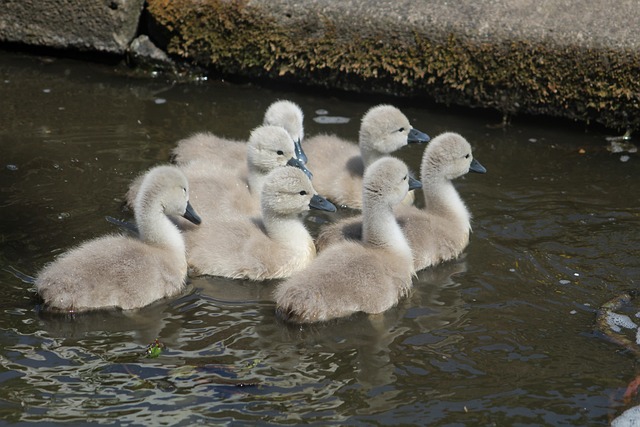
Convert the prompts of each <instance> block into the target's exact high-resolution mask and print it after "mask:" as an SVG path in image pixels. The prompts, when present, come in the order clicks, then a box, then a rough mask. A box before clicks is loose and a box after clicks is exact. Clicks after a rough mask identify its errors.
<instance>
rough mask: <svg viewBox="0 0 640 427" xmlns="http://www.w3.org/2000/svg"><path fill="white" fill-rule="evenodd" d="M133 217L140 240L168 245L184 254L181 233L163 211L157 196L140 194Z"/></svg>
mask: <svg viewBox="0 0 640 427" xmlns="http://www.w3.org/2000/svg"><path fill="white" fill-rule="evenodd" d="M135 219H136V225H137V227H138V232H139V234H140V240H142V241H143V242H145V243H148V244H152V245H158V246H169V247H172V248H175V249H176V250H177V251H179V252H180V253H182V254H184V251H185V246H184V240H183V238H182V235H181V234H180V231H179V230H178V228H177V227H176V226H175V225H174V224H173V223H172V222H171V220H170V219H169V218H168V217H167V215H166V214H165V213H164V207H163V206H162V202H161V201H160V200H159V199H158V198H153V197H149V196H146V197H145V195H142V199H141V200H138V203H137V207H136V210H135Z"/></svg>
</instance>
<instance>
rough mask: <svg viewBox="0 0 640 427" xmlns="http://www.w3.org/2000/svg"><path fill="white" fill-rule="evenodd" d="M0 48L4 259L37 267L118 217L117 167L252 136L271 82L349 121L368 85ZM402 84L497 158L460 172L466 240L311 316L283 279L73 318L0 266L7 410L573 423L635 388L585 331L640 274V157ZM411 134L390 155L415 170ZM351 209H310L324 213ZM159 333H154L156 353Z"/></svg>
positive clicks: (340, 121)
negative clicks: (135, 66)
mask: <svg viewBox="0 0 640 427" xmlns="http://www.w3.org/2000/svg"><path fill="white" fill-rule="evenodd" d="M0 55H2V56H3V61H2V64H0V87H1V88H2V89H1V90H2V94H3V95H2V96H0V110H1V111H2V112H3V114H2V115H0V150H1V153H2V154H1V157H0V180H1V182H2V185H1V187H0V194H1V198H0V218H1V220H0V235H1V236H2V237H1V238H2V250H1V251H0V266H1V267H3V268H4V267H13V268H15V269H17V270H19V271H21V272H24V273H26V274H28V275H35V274H36V273H37V272H38V270H39V269H40V268H42V266H43V265H45V264H46V263H47V262H50V261H51V260H53V259H54V258H55V256H57V255H59V254H60V253H62V252H64V251H65V250H67V249H68V248H70V247H72V246H74V245H77V244H79V243H80V242H82V241H84V240H86V239H89V238H92V237H95V236H97V235H101V234H105V233H114V232H117V229H116V228H115V227H114V226H113V225H112V224H109V223H108V222H107V221H105V220H104V217H105V216H112V217H114V218H122V219H125V220H127V219H130V214H129V213H128V212H126V211H123V210H122V208H121V202H122V200H123V196H124V193H125V191H126V189H127V186H128V183H129V181H130V180H131V179H132V178H134V177H135V176H136V175H137V174H139V173H140V172H142V171H144V170H145V169H147V168H148V167H150V166H152V165H155V164H158V163H161V162H165V161H166V160H167V159H168V157H169V152H170V150H171V148H172V147H173V146H174V145H175V142H176V141H177V140H179V139H181V138H183V137H186V136H188V135H190V134H192V133H194V132H197V131H204V130H209V131H212V132H214V133H216V134H220V135H225V136H228V137H232V138H243V139H244V138H246V137H247V136H248V134H249V132H250V130H251V129H252V128H253V127H255V126H256V125H258V124H259V123H260V122H261V121H262V114H263V112H264V110H265V109H266V107H267V106H268V105H269V104H270V103H271V102H273V101H274V100H276V99H291V100H292V101H294V102H297V103H298V104H300V105H301V106H302V108H303V110H304V111H305V114H306V116H305V133H306V135H314V134H317V133H320V132H326V133H337V134H338V135H340V136H342V137H345V138H348V139H351V140H355V139H356V138H357V133H358V126H359V122H360V117H361V116H362V114H363V113H364V112H365V111H366V110H367V109H368V108H369V107H371V106H372V105H374V104H375V103H377V102H376V101H375V99H371V98H366V99H365V98H360V99H358V98H349V97H344V96H332V95H328V94H314V93H308V92H288V91H286V90H284V89H282V88H279V89H277V90H275V89H267V88H258V87H255V86H252V85H231V84H226V83H223V82H204V83H203V82H201V83H193V84H171V83H170V82H169V83H168V82H166V81H164V80H160V79H158V80H137V79H132V78H128V77H124V76H121V75H119V74H118V73H113V72H112V69H111V68H110V67H109V66H107V65H104V64H102V65H92V64H85V63H79V62H73V61H69V60H42V59H40V58H33V57H22V56H20V55H15V54H8V53H0ZM385 102H389V100H388V99H385ZM396 104H397V105H398V106H399V107H401V108H402V110H403V111H404V112H405V113H406V114H407V116H408V117H409V119H410V120H411V122H412V124H413V125H414V126H415V127H417V128H418V129H421V130H423V131H426V132H427V133H429V134H430V135H432V136H435V135H437V134H439V133H441V132H443V131H445V130H455V131H457V132H460V133H461V134H463V135H464V136H466V137H467V139H468V140H469V141H470V142H471V143H472V145H473V147H474V155H475V157H476V158H478V159H479V160H480V161H481V163H482V164H483V165H484V166H485V167H486V168H487V170H488V173H487V174H485V175H482V176H479V175H472V176H471V175H470V176H467V177H464V178H461V179H459V180H457V181H456V186H457V188H458V190H459V192H460V194H461V195H462V197H463V199H464V200H465V201H466V203H467V205H468V206H469V208H470V210H471V211H472V213H473V216H474V219H473V233H472V235H471V243H470V245H469V247H468V248H467V250H466V252H465V254H464V256H463V257H461V258H460V259H459V260H456V261H453V262H449V263H446V264H443V265H441V266H438V267H436V268H432V269H428V270H425V271H422V272H419V273H418V276H417V277H416V279H415V280H414V290H413V292H412V294H411V295H410V297H408V298H406V299H405V300H403V301H401V302H400V304H399V305H398V306H397V307H395V308H393V309H391V310H389V311H388V312H386V313H384V314H382V315H379V316H366V315H354V316H352V317H350V318H348V319H343V320H339V321H334V322H328V323H327V324H322V325H315V326H303V327H299V326H297V327H294V326H291V325H287V324H284V323H282V322H281V321H280V320H278V319H276V316H275V313H274V305H273V302H272V297H271V293H272V291H273V288H274V286H275V283H274V282H268V283H252V282H245V281H234V280H226V279H219V278H212V277H200V278H192V279H191V282H190V285H189V288H188V290H187V292H185V294H183V295H181V296H180V297H178V298H174V299H171V300H167V301H159V302H157V303H155V304H152V305H151V306H149V307H145V308H143V309H141V310H138V311H135V312H131V313H129V312H96V313H89V314H83V315H76V316H74V317H69V316H53V315H46V314H44V313H41V312H40V311H39V309H38V307H39V306H38V304H39V302H38V300H37V298H36V297H35V295H34V292H33V286H32V285H31V284H28V283H23V282H22V281H20V280H19V279H18V278H17V277H15V276H14V275H13V274H11V273H10V272H7V271H5V270H0V281H1V283H2V286H3V289H4V290H3V300H2V303H0V307H1V308H2V310H1V314H0V328H1V330H2V333H1V334H0V348H1V349H2V350H0V382H1V383H2V388H1V391H0V411H2V414H3V418H4V419H5V420H7V421H9V422H36V421H46V422H49V423H54V422H60V423H65V424H78V425H80V424H86V423H91V422H106V421H107V420H113V419H118V420H119V421H120V422H121V423H123V424H124V423H131V424H156V423H157V420H158V419H161V420H162V422H165V423H167V424H176V425H191V424H194V423H198V422H202V423H216V424H217V423H229V424H234V423H235V424H240V423H261V422H265V421H268V422H270V423H275V424H277V423H282V424H295V423H303V422H304V423H307V422H309V423H311V422H312V423H318V424H344V423H349V424H355V425H363V424H421V425H425V424H426V425H487V424H496V425H513V424H518V425H580V426H582V425H593V424H605V423H607V422H608V421H609V420H610V419H612V418H613V417H614V416H616V415H618V414H619V413H621V412H622V411H623V410H624V409H626V408H627V407H629V406H633V405H634V404H637V403H638V402H637V401H635V402H634V401H628V400H626V401H625V400H623V398H622V395H623V393H624V392H625V388H626V386H627V384H628V383H629V382H630V381H631V380H633V379H634V378H635V377H636V375H637V374H638V372H637V368H636V365H637V361H636V360H635V357H634V356H633V355H632V354H630V353H629V352H625V351H624V350H623V349H622V348H620V347H618V346H616V345H615V344H614V343H612V342H609V341H607V340H605V339H603V336H602V335H601V334H598V333H594V332H593V330H594V319H595V313H596V311H597V309H598V307H600V305H602V304H603V303H604V302H605V301H608V300H609V299H611V298H613V297H614V296H616V295H619V294H620V293H622V292H625V291H626V290H629V289H633V288H637V277H640V267H639V265H638V259H639V252H638V248H639V245H638V242H639V241H640V227H639V225H640V217H639V213H638V212H640V210H639V207H640V202H639V200H638V191H637V188H636V184H637V177H638V176H640V161H639V160H638V157H637V155H636V154H634V153H630V154H629V153H622V154H612V153H610V152H609V151H607V150H606V146H607V142H606V139H605V138H606V137H607V136H609V135H608V134H607V133H606V132H604V131H598V130H595V131H594V130H591V131H590V132H585V131H581V130H577V129H575V128H572V127H568V126H566V125H563V124H562V123H554V124H552V125H548V124H546V123H542V122H541V121H536V122H527V121H524V120H522V121H518V122H514V124H513V125H512V126H509V127H507V128H495V127H493V126H492V125H493V124H495V123H497V122H498V121H499V120H498V119H497V118H496V120H493V119H492V118H491V116H488V115H481V114H477V115H476V114H475V113H474V112H473V111H471V112H469V111H466V112H464V114H461V113H459V112H455V111H452V110H447V109H445V108H441V107H434V106H431V105H429V106H426V107H425V106H421V105H420V104H418V103H416V102H411V103H408V102H405V103H401V101H398V103H396ZM322 117H324V118H322ZM327 117H328V118H327ZM314 118H319V119H318V120H314ZM423 149H424V147H420V146H415V145H412V146H409V147H406V148H405V149H403V150H402V151H401V152H400V154H399V157H401V158H402V159H403V160H405V161H406V162H407V163H408V164H409V165H410V167H411V168H412V169H413V170H415V171H418V169H419V163H420V158H421V156H422V150H423ZM624 156H627V157H626V158H625V157H624ZM621 160H626V161H621ZM420 197H421V196H419V197H418V200H417V203H418V204H420V203H422V200H421V199H420ZM346 215H349V212H345V211H340V212H338V213H337V214H335V215H334V216H331V215H330V214H324V213H322V214H317V213H314V214H313V216H310V217H308V218H306V223H307V225H308V226H309V229H310V230H311V231H312V233H315V232H317V229H318V227H320V225H321V224H322V223H324V222H327V221H332V220H334V219H335V218H336V217H340V216H346ZM636 311H637V310H636ZM156 338H158V339H159V340H160V341H161V342H162V343H163V344H165V345H166V349H165V350H164V351H163V352H162V353H161V354H160V356H159V357H158V358H153V359H150V358H147V357H146V354H145V349H146V347H147V345H148V344H149V343H151V342H153V341H154V340H155V339H156ZM159 417H161V418H159Z"/></svg>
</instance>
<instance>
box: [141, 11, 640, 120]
mask: <svg viewBox="0 0 640 427" xmlns="http://www.w3.org/2000/svg"><path fill="white" fill-rule="evenodd" d="M148 10H149V12H150V14H151V16H152V19H153V20H154V22H155V24H156V25H158V26H159V28H161V32H162V35H163V36H165V37H166V40H167V46H166V48H167V50H168V52H169V53H170V54H173V55H176V56H179V57H182V58H185V59H189V60H192V61H194V62H196V63H198V64H200V65H204V66H206V67H210V68H213V69H215V70H217V71H219V72H222V73H226V74H234V75H240V76H244V77H249V78H270V79H279V80H287V81H294V82H298V83H303V84H309V85H314V86H321V87H327V88H335V89H344V90H354V91H358V92H369V93H381V94H383V93H384V94H394V95H401V96H418V97H427V98H431V99H434V100H436V101H438V102H442V103H446V104H457V105H463V106H471V107H485V108H495V109H497V110H499V111H501V112H503V113H504V114H505V115H513V114H519V113H525V114H543V115H551V116H556V117H564V118H569V119H573V120H577V121H584V122H596V123H600V124H603V125H605V126H608V127H611V128H617V129H625V128H628V129H637V128H638V127H640V89H639V88H640V72H639V70H640V33H638V32H637V31H636V28H635V25H631V23H637V22H640V8H638V7H637V1H636V0H612V1H607V2H603V1H593V2H589V3H584V2H582V1H580V0H538V1H533V0H511V1H506V0H494V1H486V2H478V1H476V0H459V1H456V2H446V1H436V0H434V1H410V0H386V1H376V2H370V1H368V0H307V1H305V2H293V1H286V0H148ZM625 23H629V24H628V25H624V24H625ZM158 38H159V37H158Z"/></svg>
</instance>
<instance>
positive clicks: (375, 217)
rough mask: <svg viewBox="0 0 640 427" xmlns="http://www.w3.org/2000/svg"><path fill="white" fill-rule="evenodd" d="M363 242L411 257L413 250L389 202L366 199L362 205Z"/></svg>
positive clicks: (371, 198)
mask: <svg viewBox="0 0 640 427" xmlns="http://www.w3.org/2000/svg"><path fill="white" fill-rule="evenodd" d="M362 240H363V242H365V243H368V244H370V245H373V246H378V247H385V248H389V249H393V250H395V251H400V252H402V253H404V254H406V255H407V256H409V257H411V249H410V248H409V244H408V243H407V240H406V238H405V237H404V234H403V233H402V229H401V228H400V226H399V225H398V222H397V221H396V217H395V215H394V213H393V206H392V205H391V204H390V203H389V202H388V201H387V200H377V199H374V198H373V197H366V195H365V198H364V200H363V205H362Z"/></svg>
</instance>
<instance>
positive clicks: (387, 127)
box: [303, 105, 429, 209]
mask: <svg viewBox="0 0 640 427" xmlns="http://www.w3.org/2000/svg"><path fill="white" fill-rule="evenodd" d="M428 140H429V137H428V136H427V135H426V134H424V133H423V132H420V131H418V130H417V129H414V128H413V127H411V124H410V123H409V119H407V117H406V116H405V115H404V114H403V113H402V112H401V111H400V110H399V109H397V108H396V107H393V106H391V105H378V106H375V107H373V108H371V109H370V110H369V111H367V113H366V114H365V115H364V116H363V118H362V123H361V125H360V131H359V142H358V145H356V144H354V143H353V142H351V141H346V140H343V139H341V138H338V137H337V136H335V135H317V136H314V137H311V138H308V139H306V140H305V141H304V143H303V146H304V149H305V152H306V153H307V155H308V156H309V162H308V164H307V166H308V167H309V169H310V170H312V171H313V185H314V186H315V187H316V189H317V190H318V192H319V193H320V194H322V195H324V196H325V197H326V198H327V199H329V200H331V201H332V202H333V203H335V204H336V205H340V206H345V207H349V208H352V209H361V208H362V176H363V173H364V171H365V169H366V168H367V167H368V166H369V165H370V164H372V163H373V162H374V161H376V160H378V159H379V158H381V157H384V156H388V155H389V154H391V153H393V152H395V151H397V150H399V149H400V148H402V147H404V146H405V145H407V144H408V143H412V142H427V141H428ZM410 200H411V201H412V200H413V199H412V198H411V199H410Z"/></svg>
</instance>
